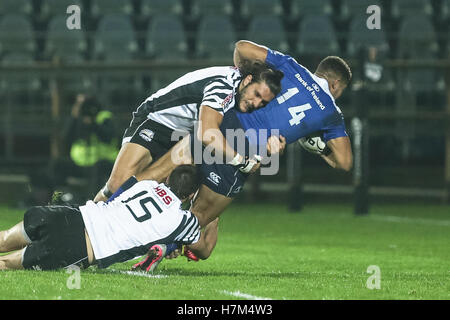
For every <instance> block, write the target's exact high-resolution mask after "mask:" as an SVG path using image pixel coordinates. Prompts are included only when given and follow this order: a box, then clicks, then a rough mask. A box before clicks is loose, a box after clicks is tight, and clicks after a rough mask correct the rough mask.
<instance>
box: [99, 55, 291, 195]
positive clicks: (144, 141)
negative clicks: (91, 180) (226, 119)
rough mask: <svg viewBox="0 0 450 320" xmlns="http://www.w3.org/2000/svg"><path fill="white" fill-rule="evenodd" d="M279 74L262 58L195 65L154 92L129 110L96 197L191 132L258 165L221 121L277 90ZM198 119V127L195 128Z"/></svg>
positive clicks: (232, 159)
mask: <svg viewBox="0 0 450 320" xmlns="http://www.w3.org/2000/svg"><path fill="white" fill-rule="evenodd" d="M282 77H283V73H282V72H281V71H278V70H275V69H272V68H270V67H268V66H267V65H266V64H264V63H260V62H249V63H247V64H245V65H242V66H240V67H239V68H237V67H230V66H224V67H210V68H205V69H200V70H196V71H193V72H190V73H187V74H185V75H184V76H182V77H180V78H178V79H177V80H175V81H174V82H172V83H171V84H169V85H168V86H166V87H165V88H163V89H160V90H159V91H157V92H155V93H154V94H152V95H151V96H150V97H148V98H147V99H145V101H144V102H143V103H142V104H141V105H140V106H139V107H138V108H137V110H136V111H135V112H133V118H132V120H131V123H130V126H129V127H128V128H127V129H126V130H125V133H124V136H123V140H122V147H121V150H120V152H119V154H118V156H117V158H116V161H115V163H114V167H113V169H112V172H111V175H110V177H109V179H108V181H107V182H106V185H105V186H104V187H103V188H102V189H101V190H100V191H99V192H98V193H97V195H96V197H95V198H94V201H96V202H98V201H106V200H107V199H108V198H109V197H110V196H111V195H112V194H113V193H114V192H115V191H116V190H117V189H118V188H119V187H120V185H121V184H122V183H123V182H124V181H125V180H127V179H128V178H129V177H130V176H133V175H136V174H138V173H140V172H142V171H143V170H144V169H145V168H147V167H148V166H149V165H150V164H151V163H152V162H154V161H155V160H157V159H159V158H160V157H161V156H162V155H164V154H165V153H166V152H167V151H168V150H169V149H170V148H171V147H172V146H173V145H175V144H176V143H177V142H178V140H180V139H181V138H182V137H183V136H186V135H187V134H189V133H194V134H195V135H197V136H198V138H199V140H200V141H201V142H202V143H203V145H204V146H209V147H210V148H213V149H214V150H215V151H216V152H218V153H219V154H221V155H222V156H223V159H227V161H226V162H227V163H231V164H233V165H235V166H237V167H239V169H240V170H242V171H243V172H250V171H254V170H256V169H257V167H258V161H257V160H256V159H250V158H248V157H247V158H246V157H244V156H243V155H240V154H238V153H237V152H236V151H235V150H234V149H233V148H232V147H231V146H230V145H229V144H228V143H227V141H226V139H225V137H224V136H223V134H222V133H221V132H220V130H219V126H220V124H221V122H222V119H223V116H224V114H225V113H226V112H227V111H229V110H230V109H233V108H237V109H238V110H239V111H240V112H244V113H246V112H252V111H254V110H256V109H259V108H262V107H264V106H265V105H266V104H267V103H269V101H270V100H272V99H273V98H274V97H275V96H276V95H277V94H278V93H279V92H280V90H281V79H282ZM196 121H198V129H197V132H193V131H194V123H195V122H196ZM174 137H175V138H174Z"/></svg>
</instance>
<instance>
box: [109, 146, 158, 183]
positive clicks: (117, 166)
mask: <svg viewBox="0 0 450 320" xmlns="http://www.w3.org/2000/svg"><path fill="white" fill-rule="evenodd" d="M151 162H152V155H151V153H150V150H149V149H147V148H145V147H143V146H141V145H139V144H137V143H132V142H127V143H125V144H123V145H122V147H121V148H120V151H119V154H118V155H117V158H116V161H115V163H114V167H113V169H112V173H111V176H125V178H128V177H130V176H132V175H134V174H136V173H138V172H140V171H142V170H143V169H144V168H146V167H147V166H149V165H150V163H151Z"/></svg>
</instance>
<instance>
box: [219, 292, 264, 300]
mask: <svg viewBox="0 0 450 320" xmlns="http://www.w3.org/2000/svg"><path fill="white" fill-rule="evenodd" d="M221 293H225V294H226V295H229V296H233V297H238V298H244V299H247V300H272V298H264V297H257V296H254V295H251V294H247V293H243V292H240V291H234V292H232V291H227V290H222V291H221Z"/></svg>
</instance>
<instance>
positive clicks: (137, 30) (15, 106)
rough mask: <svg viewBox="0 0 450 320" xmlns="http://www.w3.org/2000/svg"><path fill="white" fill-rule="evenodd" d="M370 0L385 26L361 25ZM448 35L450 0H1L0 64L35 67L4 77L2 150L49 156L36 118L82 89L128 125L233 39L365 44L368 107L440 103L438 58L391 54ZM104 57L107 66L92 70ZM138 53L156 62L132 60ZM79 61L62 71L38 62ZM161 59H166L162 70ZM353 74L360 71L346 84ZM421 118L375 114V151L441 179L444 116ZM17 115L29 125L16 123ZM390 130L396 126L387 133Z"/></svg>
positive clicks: (64, 106)
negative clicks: (155, 94)
mask: <svg viewBox="0 0 450 320" xmlns="http://www.w3.org/2000/svg"><path fill="white" fill-rule="evenodd" d="M74 4H75V5H79V6H80V8H81V25H82V29H81V30H71V31H68V30H67V29H66V28H65V26H64V25H65V19H66V18H67V17H68V14H67V13H66V9H67V7H68V6H69V5H74ZM369 5H378V6H379V7H380V8H381V16H382V28H381V30H369V29H367V28H366V27H365V22H366V18H367V16H368V15H367V14H366V9H367V7H368V6H369ZM449 35H450V0H432V1H423V0H336V1H331V0H242V1H239V0H1V5H0V65H1V66H2V67H4V68H8V67H9V68H13V69H11V70H15V69H14V68H18V69H20V68H22V67H23V68H26V67H27V66H29V67H30V68H31V69H30V70H32V71H28V72H27V73H26V72H25V71H23V72H19V71H17V72H14V74H13V75H11V74H8V75H6V74H5V73H2V74H1V75H0V97H1V98H2V100H3V101H7V103H4V104H3V105H2V109H5V110H2V113H3V114H4V117H3V118H4V119H5V120H4V121H3V123H2V127H1V130H2V131H1V132H2V133H1V135H2V142H1V146H2V148H1V150H2V151H1V153H0V159H1V161H2V163H4V164H9V163H14V164H23V166H28V165H29V162H30V161H31V162H33V163H41V162H45V161H46V159H47V158H48V156H49V155H51V154H52V150H53V149H52V148H54V147H52V145H53V142H51V138H49V136H52V135H54V134H55V130H56V131H57V130H58V126H57V125H54V126H53V127H51V126H43V125H42V123H46V122H47V123H48V121H49V120H48V119H47V120H46V119H45V114H47V115H49V114H51V115H52V117H53V120H55V119H58V117H63V116H64V115H65V114H67V113H68V108H69V106H70V105H71V103H72V102H73V99H74V96H75V95H76V94H77V93H80V92H84V93H88V94H91V93H96V94H98V95H101V96H102V99H103V101H105V102H106V103H108V104H109V106H110V107H111V109H112V110H113V111H115V112H117V113H118V114H119V115H120V114H123V119H124V120H123V122H124V123H127V122H128V118H127V117H129V112H130V111H132V110H134V109H135V108H136V106H137V105H138V104H139V103H140V101H141V100H142V99H143V98H145V97H147V96H148V95H149V93H151V92H152V91H154V90H157V89H159V88H160V87H161V86H163V85H165V84H167V83H168V82H170V81H171V80H172V79H175V78H176V77H177V76H178V75H180V74H182V73H183V72H185V71H187V70H189V67H190V66H191V65H192V64H196V65H198V66H200V65H202V64H203V65H204V66H206V65H211V64H215V63H216V62H220V63H221V64H227V63H228V64H232V52H233V45H234V42H235V41H236V40H239V39H248V40H253V41H255V42H257V43H262V44H266V45H268V46H269V47H271V48H273V49H276V50H280V51H282V52H286V53H288V54H290V55H292V56H294V57H296V58H298V60H299V61H300V62H301V63H302V64H304V65H305V66H307V67H312V66H314V65H315V64H316V62H317V60H319V59H321V58H323V55H325V54H326V55H331V54H336V55H340V56H343V57H345V58H347V59H348V60H349V61H350V63H351V64H352V67H354V68H355V70H357V67H358V60H359V58H360V55H359V54H360V52H361V50H362V49H364V48H368V47H375V48H376V52H377V53H376V54H377V59H378V60H379V61H386V62H387V64H386V65H385V67H384V69H383V73H382V77H383V78H382V81H379V82H378V83H374V84H372V87H371V88H370V89H369V90H368V92H367V101H366V102H365V104H366V106H367V107H368V108H371V111H373V112H375V113H376V112H385V114H388V113H391V114H392V117H399V116H403V117H404V116H405V114H407V115H410V116H411V117H414V115H415V114H418V113H420V112H431V113H432V112H437V113H439V112H445V110H446V94H447V93H446V91H445V88H446V87H445V86H446V83H445V72H444V71H445V70H444V69H443V68H439V67H436V66H434V67H433V66H432V64H430V65H429V66H427V67H424V66H420V67H401V66H399V65H401V63H400V64H399V63H397V64H395V63H393V64H392V63H391V64H389V61H391V62H392V61H394V62H395V61H397V62H399V61H403V62H406V63H408V61H413V62H414V61H431V62H432V61H443V60H444V59H447V58H448V57H449V56H450V36H449ZM102 63H103V64H106V65H108V66H110V67H109V69H108V68H99V67H98V65H99V64H102ZM133 63H134V64H139V63H144V65H152V68H151V69H150V68H146V67H142V68H137V67H133V68H128V69H127V67H126V66H127V65H130V64H133ZM83 64H84V65H85V67H80V68H73V69H70V70H69V71H68V72H62V73H61V72H53V73H52V72H47V73H46V72H41V71H39V68H37V69H33V65H47V66H48V65H53V66H58V65H59V66H66V67H70V66H71V65H83ZM158 64H161V65H166V66H170V65H173V67H168V68H166V69H164V71H163V69H162V67H157V66H158ZM89 66H92V67H91V68H89ZM94 66H97V67H94ZM120 66H121V67H120ZM18 69H17V70H18ZM52 70H53V69H52ZM360 75H361V74H360V73H358V72H355V75H354V76H355V77H354V81H353V83H352V87H353V89H355V88H356V87H358V85H359V84H360V81H361V77H360ZM55 79H57V80H55ZM55 88H56V91H57V92H59V95H58V97H57V98H56V97H55ZM55 99H56V100H57V101H58V102H57V103H58V104H59V109H58V110H56V109H55V103H56V102H55V101H56V100H55ZM338 104H339V105H340V106H342V107H343V111H344V114H345V115H347V114H349V115H352V114H354V113H355V112H356V111H357V108H358V107H360V106H357V102H356V100H355V98H354V96H353V94H352V90H350V92H348V93H346V94H344V96H343V97H342V98H341V100H340V101H339V102H338ZM23 115H27V117H28V118H21V116H23ZM436 118H439V117H438V116H436ZM428 119H429V121H428V122H426V123H425V122H422V121H420V120H414V121H410V120H408V121H404V118H401V117H400V118H398V119H397V120H395V119H393V118H392V119H389V118H388V119H382V118H377V119H373V120H371V121H372V123H373V125H374V126H373V130H372V131H371V149H370V153H371V155H372V158H371V159H373V161H374V162H377V161H379V162H380V163H381V164H384V165H386V166H390V165H392V164H393V163H401V164H409V165H412V166H415V167H421V166H422V165H425V164H426V165H429V166H438V167H439V168H441V171H439V170H435V171H433V170H431V171H430V172H428V171H427V172H428V175H430V177H431V178H430V180H432V179H434V178H435V179H437V180H439V181H442V179H441V178H440V177H441V176H442V175H443V172H442V170H443V169H442V168H443V167H444V163H443V160H442V159H444V158H445V154H444V153H445V149H444V148H443V147H442V145H443V144H444V143H445V139H444V131H443V129H442V128H443V125H435V124H434V123H433V121H432V119H433V115H430V116H429V117H428ZM18 121H22V122H23V123H26V124H27V125H26V126H22V128H21V129H19V128H18V126H17V125H15V124H16V123H18ZM39 121H41V122H39ZM392 128H396V134H391V135H388V134H387V133H386V132H392ZM441 129H442V130H441ZM386 130H387V131H386ZM389 130H391V131H389ZM439 130H440V131H439ZM118 134H119V135H121V134H122V133H121V132H119V133H118ZM23 143H25V144H27V143H31V144H32V145H46V146H45V147H42V148H30V149H29V151H25V150H22V149H21V148H20V147H18V145H19V144H23ZM387 155H389V156H387ZM30 159H33V160H30ZM305 161H306V162H307V163H308V161H312V160H309V158H308V157H306V158H305ZM17 170H18V171H20V168H19V169H17ZM424 175H425V176H426V175H427V174H426V173H425V171H424ZM380 176H382V175H381V174H379V175H374V180H373V183H375V184H376V183H382V181H381V180H380V179H381V178H378V177H380ZM306 178H307V177H306ZM341 178H342V177H340V176H337V177H336V179H337V180H339V179H341ZM448 179H449V180H450V177H449V178H448ZM347 182H348V181H347ZM392 183H395V181H394V182H392ZM425 184H426V185H424V187H428V186H431V187H442V185H438V184H433V183H431V182H430V183H428V182H427V183H425Z"/></svg>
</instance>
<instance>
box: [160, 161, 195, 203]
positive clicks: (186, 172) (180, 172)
mask: <svg viewBox="0 0 450 320" xmlns="http://www.w3.org/2000/svg"><path fill="white" fill-rule="evenodd" d="M166 185H167V186H168V187H169V188H170V190H171V191H172V192H173V193H174V194H175V195H176V196H177V197H178V198H179V199H180V200H181V201H184V200H186V199H189V198H191V197H192V196H193V195H194V194H195V192H196V191H197V190H198V188H199V187H200V175H199V173H198V170H197V167H196V166H194V165H190V164H182V165H179V166H177V167H176V168H175V169H173V171H172V172H171V173H170V175H169V177H168V178H167V181H166Z"/></svg>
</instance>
